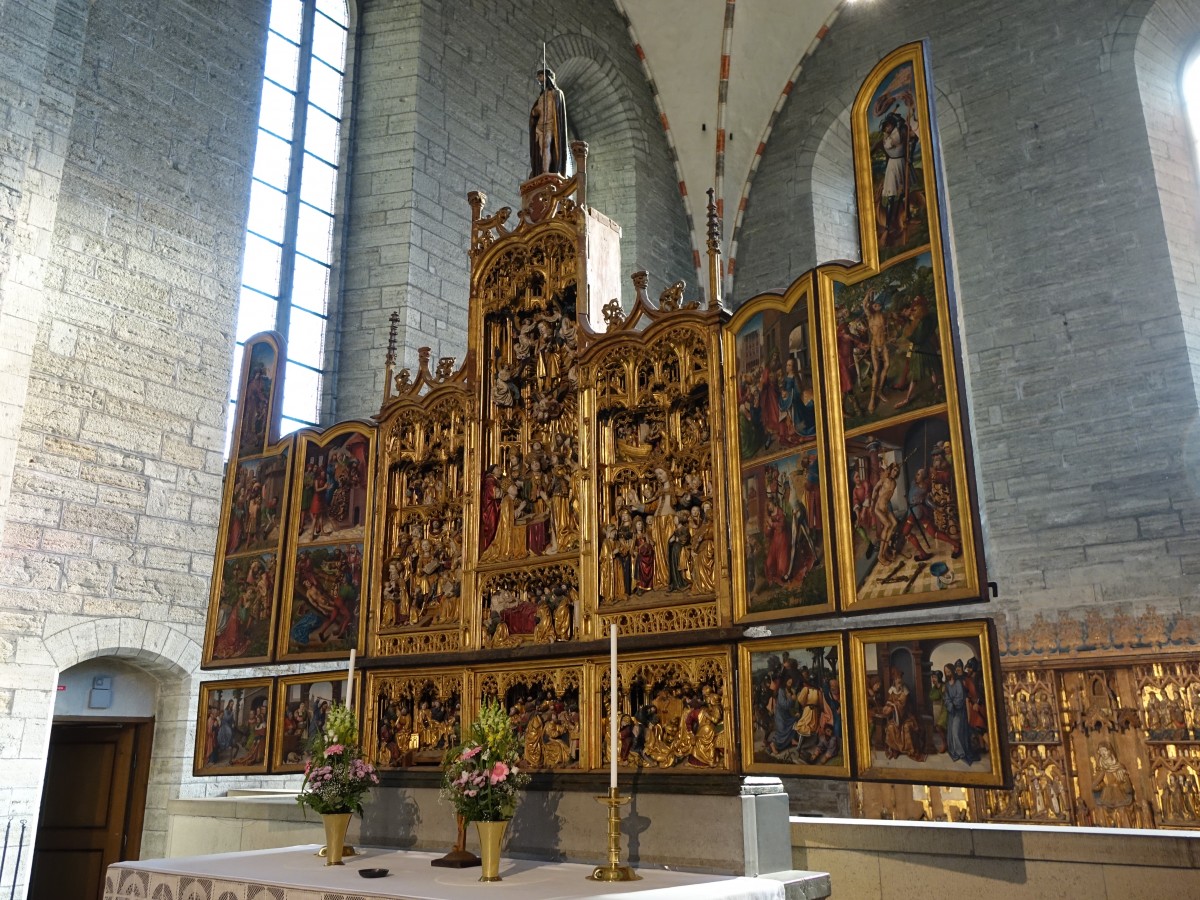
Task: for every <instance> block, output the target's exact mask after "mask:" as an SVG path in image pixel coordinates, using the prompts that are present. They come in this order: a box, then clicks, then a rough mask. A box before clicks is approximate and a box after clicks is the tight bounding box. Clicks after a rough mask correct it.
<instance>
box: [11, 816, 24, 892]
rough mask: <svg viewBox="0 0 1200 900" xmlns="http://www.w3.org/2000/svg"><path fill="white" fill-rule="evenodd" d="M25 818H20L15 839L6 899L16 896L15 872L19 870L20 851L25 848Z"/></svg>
mask: <svg viewBox="0 0 1200 900" xmlns="http://www.w3.org/2000/svg"><path fill="white" fill-rule="evenodd" d="M25 822H26V820H25V819H22V820H21V837H20V838H19V839H18V841H17V861H16V863H15V864H14V866H13V877H12V888H11V889H10V890H9V892H8V900H13V898H14V897H16V896H17V873H18V872H20V871H21V851H22V850H23V849H24V848H25Z"/></svg>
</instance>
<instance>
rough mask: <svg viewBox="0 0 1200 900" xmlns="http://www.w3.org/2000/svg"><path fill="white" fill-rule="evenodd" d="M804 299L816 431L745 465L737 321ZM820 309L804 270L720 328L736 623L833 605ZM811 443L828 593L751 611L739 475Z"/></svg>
mask: <svg viewBox="0 0 1200 900" xmlns="http://www.w3.org/2000/svg"><path fill="white" fill-rule="evenodd" d="M802 302H803V303H806V304H808V328H807V329H806V330H807V332H808V335H807V337H808V345H809V353H810V356H811V358H812V371H813V375H814V378H813V382H814V383H813V403H814V406H815V409H816V425H817V431H816V435H815V436H814V438H813V443H812V444H808V443H804V444H802V445H799V446H797V447H794V448H790V449H788V450H787V451H786V452H785V451H778V452H776V453H774V454H769V455H767V456H764V457H760V458H756V459H754V460H751V462H750V465H748V466H747V465H745V464H744V463H743V462H742V459H741V437H740V435H741V431H740V427H739V423H738V366H737V363H738V354H737V339H738V333H739V332H740V331H741V329H742V327H743V326H744V325H745V324H746V323H747V322H748V321H749V320H750V319H752V318H753V317H754V316H756V315H759V314H760V313H764V312H778V313H780V314H781V315H786V314H788V313H791V312H794V311H795V309H796V306H797V304H799V303H802ZM820 315H821V313H820V311H819V304H818V302H817V294H816V283H815V280H814V276H813V273H812V272H806V273H804V274H803V275H801V276H800V277H799V278H797V279H796V280H795V281H793V282H792V283H791V285H789V286H788V288H787V290H786V291H784V292H783V293H782V294H774V293H767V294H759V295H758V296H756V297H752V298H751V299H750V300H748V301H746V303H745V304H743V305H742V306H741V307H740V308H739V309H738V311H737V313H736V314H735V315H734V316H733V318H732V319H731V320H730V321H729V322H728V323H727V324H726V325H725V326H724V327H723V328H722V329H721V350H722V357H723V359H724V360H725V362H726V365H727V366H728V369H729V371H728V373H727V374H726V378H725V397H724V400H725V416H724V421H725V433H726V434H727V435H729V439H728V440H727V441H726V443H725V447H726V453H725V456H726V457H727V459H726V461H727V463H728V468H729V470H730V473H729V474H730V476H731V477H732V475H733V473H734V472H736V473H737V482H736V484H733V483H732V482H731V483H730V485H729V491H728V495H729V502H728V510H727V519H726V521H727V523H728V526H729V527H728V531H729V535H730V537H729V544H730V546H731V547H732V548H735V549H736V548H738V547H740V548H741V549H742V552H741V553H737V552H733V553H732V554H731V556H732V557H733V560H732V566H731V571H732V574H733V585H734V587H733V602H734V611H733V612H734V621H736V622H738V623H739V624H741V623H746V622H769V621H778V620H780V619H795V618H801V617H803V618H807V617H810V616H819V615H828V614H830V613H833V612H835V611H836V610H837V578H836V572H837V563H836V559H835V557H834V553H833V541H832V539H831V532H832V527H831V526H832V524H833V522H832V517H831V515H830V505H829V498H830V484H829V478H828V475H829V472H830V465H831V463H830V458H829V455H828V454H827V452H826V451H827V445H828V446H831V445H829V438H828V430H827V427H826V422H825V408H824V398H823V397H822V396H821V391H820V389H819V385H820V383H821V382H822V381H823V380H827V378H828V375H827V368H826V366H825V365H824V359H823V358H822V355H823V354H822V351H821V347H822V344H821V329H820V324H821V321H820ZM812 449H815V450H816V451H817V466H818V468H819V469H820V471H821V476H822V477H821V485H820V490H821V521H822V528H821V543H822V552H823V554H824V558H825V563H824V564H825V589H826V593H827V596H828V598H829V599H828V601H827V602H825V603H823V604H819V605H814V606H809V607H803V606H795V607H788V608H786V609H782V610H764V611H761V612H751V611H750V602H749V597H748V596H747V593H746V581H747V577H746V576H747V573H746V556H745V548H746V511H745V508H744V506H743V501H742V480H743V477H744V475H745V472H746V470H747V469H748V468H751V469H755V468H759V467H760V466H764V465H768V464H770V463H771V462H776V461H779V460H782V459H786V458H788V457H789V456H794V455H795V454H797V453H801V452H807V451H809V450H812Z"/></svg>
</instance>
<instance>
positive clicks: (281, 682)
mask: <svg viewBox="0 0 1200 900" xmlns="http://www.w3.org/2000/svg"><path fill="white" fill-rule="evenodd" d="M355 686H356V687H357V683H356V684H355ZM335 703H339V704H341V705H343V706H353V707H355V708H357V698H351V697H350V696H349V695H348V694H347V689H346V671H345V670H344V669H342V670H334V671H331V672H312V673H309V674H305V675H285V676H282V677H280V678H278V679H276V681H275V709H274V713H273V717H272V726H271V733H272V736H273V740H272V742H271V772H272V773H275V774H278V773H284V772H303V771H304V764H305V762H306V761H307V759H308V752H309V747H310V746H311V745H312V741H313V738H314V737H316V736H317V735H318V734H321V733H322V732H324V730H325V720H326V719H327V718H328V716H329V709H330V707H331V706H333V705H334V704H335Z"/></svg>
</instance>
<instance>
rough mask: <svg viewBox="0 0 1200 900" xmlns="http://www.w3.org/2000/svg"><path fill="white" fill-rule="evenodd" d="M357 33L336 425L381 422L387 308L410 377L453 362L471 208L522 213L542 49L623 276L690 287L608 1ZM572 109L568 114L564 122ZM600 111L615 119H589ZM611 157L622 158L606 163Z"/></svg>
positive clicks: (446, 5) (372, 25) (671, 179)
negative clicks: (592, 161) (361, 418)
mask: <svg viewBox="0 0 1200 900" xmlns="http://www.w3.org/2000/svg"><path fill="white" fill-rule="evenodd" d="M361 35H362V36H361V47H362V50H361V55H360V57H359V64H360V66H361V71H362V78H361V87H360V89H359V92H358V95H357V96H356V98H355V102H356V109H355V120H356V124H355V148H354V152H353V157H352V159H351V162H350V168H351V171H352V172H353V181H352V187H351V195H350V198H349V201H348V210H349V214H348V222H347V227H348V234H347V244H346V247H347V252H346V255H345V259H344V263H345V270H346V285H345V292H344V296H343V303H344V310H343V318H342V331H341V334H340V345H339V346H340V350H339V354H340V361H341V368H340V371H339V373H338V377H337V383H336V387H335V390H336V393H337V404H336V417H337V418H338V419H345V418H349V417H352V416H356V415H368V414H370V413H373V412H376V411H378V409H379V404H380V401H381V398H382V395H383V382H382V377H383V372H382V361H383V354H384V349H385V348H386V345H387V329H388V322H387V320H388V316H389V315H390V314H391V313H392V311H393V310H399V312H400V315H401V320H400V335H399V340H400V345H401V347H402V350H403V352H402V354H401V358H402V361H403V363H404V364H412V363H415V360H416V348H417V347H421V346H429V347H432V348H433V354H434V358H435V359H436V358H437V357H439V356H447V355H450V356H458V357H459V358H460V359H461V358H462V356H463V354H464V352H465V350H466V328H467V296H468V285H467V281H468V264H467V252H466V250H467V240H468V236H469V231H470V210H469V208H468V206H467V202H466V194H467V192H468V191H470V190H482V191H484V192H485V193H486V194H487V195H488V198H489V200H488V207H487V208H488V210H491V211H494V210H495V209H498V208H499V207H501V206H511V207H513V208H517V207H518V206H519V204H518V203H517V197H518V193H517V189H518V186H519V184H520V183H521V181H523V180H524V179H525V178H526V177H528V174H529V159H528V156H529V153H528V130H527V122H528V117H529V107H530V106H531V104H532V102H533V99H534V98H535V97H536V96H537V90H536V86H535V82H534V80H533V72H534V69H535V68H536V66H537V65H540V63H541V53H542V41H543V40H547V41H549V46H548V55H549V60H550V62H551V67H552V68H553V67H554V65H555V64H558V65H559V67H560V68H563V66H565V68H563V72H562V74H563V78H562V79H560V83H561V86H562V87H563V88H564V90H566V91H567V92H568V93H567V112H568V118H569V119H571V120H572V123H573V124H574V125H575V126H576V127H577V128H579V129H580V131H581V134H582V137H584V138H585V139H586V140H589V141H591V142H593V143H596V144H597V147H598V150H597V152H598V154H599V158H598V162H597V165H598V166H599V168H598V169H596V171H595V175H596V179H597V182H598V186H599V193H598V194H597V195H596V196H595V197H594V198H593V200H594V201H595V203H596V204H601V203H605V204H612V205H613V206H615V207H619V208H605V207H603V206H601V207H599V208H601V211H602V212H604V213H605V214H607V215H609V216H611V217H613V218H615V219H617V220H618V221H620V222H621V224H622V225H626V226H628V227H629V232H627V235H626V240H624V241H623V242H622V255H623V261H624V263H625V268H626V269H627V270H630V271H631V270H632V267H633V266H634V265H635V264H640V265H642V266H645V267H647V268H648V269H649V270H650V271H651V272H652V273H654V276H655V278H656V279H657V280H656V282H655V283H656V284H661V285H662V286H663V287H665V286H666V285H667V284H669V283H670V282H671V281H674V280H676V279H678V278H686V279H688V280H689V281H692V280H693V278H694V275H693V272H694V267H693V263H692V259H691V249H690V242H689V236H688V223H687V218H686V216H685V214H684V210H683V203H682V200H681V198H680V197H679V190H678V187H677V185H676V176H675V174H674V164H673V162H672V160H671V157H670V151H669V149H668V147H667V144H666V138H665V136H664V134H663V132H662V127H661V124H660V123H659V117H658V113H657V112H656V110H655V107H654V101H653V97H652V95H651V93H650V88H649V86H648V85H647V83H646V79H645V75H644V74H643V72H642V69H641V67H640V64H639V62H638V60H637V57H636V55H635V53H634V49H633V46H632V43H631V41H630V39H629V35H628V32H627V31H626V25H625V21H624V19H623V18H622V17H621V16H620V15H619V14H618V13H617V11H616V9H615V7H614V6H613V4H612V3H610V2H607V0H587V2H580V3H571V4H561V3H558V4H555V3H550V2H546V0H528V2H525V0H522V2H515V0H508V2H500V3H497V2H483V0H447V2H443V0H404V2H400V3H391V4H368V5H366V7H365V9H364V11H363V27H362V32H361ZM572 79H574V81H575V87H574V88H573V87H572V84H571V80H572ZM597 89H599V90H597ZM573 90H574V92H575V93H574V94H573V93H572V91H573ZM575 95H578V96H579V98H580V103H581V106H580V108H579V111H578V113H572V108H573V106H572V99H571V98H572V96H575ZM601 103H603V104H604V109H608V110H611V114H610V115H607V116H606V117H603V118H599V117H594V116H589V110H590V107H591V106H592V105H598V104H601ZM584 104H587V105H584ZM576 120H578V121H576ZM414 129H415V130H414ZM618 145H620V146H621V147H623V148H625V153H624V155H623V157H621V158H614V157H615V154H614V153H612V152H611V151H612V148H613V147H615V146H618Z"/></svg>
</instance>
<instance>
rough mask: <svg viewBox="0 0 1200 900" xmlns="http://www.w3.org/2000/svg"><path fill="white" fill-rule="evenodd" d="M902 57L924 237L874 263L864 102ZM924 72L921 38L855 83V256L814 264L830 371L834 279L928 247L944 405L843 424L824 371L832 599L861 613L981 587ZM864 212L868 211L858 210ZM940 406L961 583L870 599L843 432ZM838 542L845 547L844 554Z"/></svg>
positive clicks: (863, 274)
mask: <svg viewBox="0 0 1200 900" xmlns="http://www.w3.org/2000/svg"><path fill="white" fill-rule="evenodd" d="M905 63H911V64H912V66H913V76H914V77H913V82H914V83H913V92H914V94H915V96H916V100H915V104H914V105H915V107H916V108H917V109H919V110H921V111H923V113H924V115H921V116H920V117H919V118H918V121H917V127H918V134H919V139H920V141H921V147H922V153H923V157H922V159H923V162H922V174H923V176H924V185H923V187H924V191H925V198H926V200H925V206H926V210H927V215H928V218H929V244H928V245H921V246H919V247H914V248H911V249H909V250H906V251H905V252H903V253H900V254H897V255H896V256H893V257H891V258H889V259H888V260H887V262H886V263H884V264H882V265H881V264H880V262H879V247H878V238H877V235H876V232H875V224H874V216H873V212H874V210H875V201H874V197H873V193H872V192H873V181H872V179H871V174H870V173H871V148H870V145H869V140H870V134H869V132H868V128H867V107H868V106H869V104H870V101H871V98H872V96H873V94H874V92H875V90H876V88H877V86H878V84H879V82H880V81H881V79H882V78H884V77H885V76H887V75H890V74H891V72H892V71H893V70H894V69H895V68H897V67H898V66H901V65H903V64H905ZM928 90H929V81H928V72H927V70H926V67H925V60H924V53H923V44H922V43H920V42H917V43H912V44H907V45H905V46H903V47H901V48H899V49H898V50H895V51H893V52H892V53H890V54H888V55H887V56H886V57H884V58H883V59H882V60H880V62H879V63H878V64H876V66H875V67H874V68H873V69H872V70H871V74H870V75H868V76H867V79H866V80H865V81H864V82H863V84H862V87H861V88H859V92H858V95H857V96H856V98H855V101H854V106H853V109H852V113H851V130H852V133H853V136H854V169H855V174H856V181H857V191H858V194H857V201H858V209H859V229H860V239H861V242H862V251H863V261H862V262H861V263H859V264H857V265H854V266H841V265H825V266H821V267H819V268H818V269H817V271H816V278H817V289H818V296H819V302H820V309H821V320H822V323H823V324H822V353H823V355H824V361H825V371H826V372H834V371H836V370H837V365H838V348H837V336H836V327H835V323H836V309H835V306H834V285H835V284H843V285H847V286H852V285H856V284H859V283H861V282H863V281H866V280H868V279H870V278H875V277H879V276H881V275H883V274H884V273H885V272H886V271H887V270H888V269H889V268H891V267H892V266H895V265H896V264H898V263H902V262H905V261H908V260H911V259H914V258H916V257H918V256H920V255H922V254H924V253H929V254H930V261H931V266H932V269H933V278H934V286H935V292H936V298H935V299H936V306H937V318H938V339H939V342H940V347H941V356H942V366H943V373H944V376H945V381H946V401H945V403H944V404H934V405H931V406H928V407H923V408H921V409H918V410H916V411H913V412H909V413H904V414H899V415H895V416H893V417H891V418H890V419H886V420H880V421H878V422H872V423H868V424H866V425H862V426H858V427H855V428H852V429H849V430H847V429H846V428H845V427H844V423H843V416H842V397H841V391H840V385H839V383H838V382H837V380H836V379H834V378H833V377H832V376H830V377H827V378H826V384H825V389H826V395H825V402H826V408H827V409H829V410H831V413H830V415H829V416H828V419H827V420H826V423H825V424H826V429H827V438H828V441H829V447H830V453H831V455H832V458H833V459H834V461H835V465H833V466H832V467H831V472H830V474H831V476H832V477H831V483H830V485H829V489H830V491H831V493H832V497H833V503H834V508H835V510H836V513H837V515H836V521H835V527H836V529H837V531H836V544H837V546H838V547H839V548H841V550H842V553H841V554H840V557H841V559H840V566H839V573H838V579H839V587H840V598H841V600H840V602H841V607H842V609H843V610H845V611H847V612H866V611H870V610H877V609H885V608H886V609H894V608H898V607H905V606H918V605H926V604H935V603H938V604H940V603H949V602H954V601H959V600H974V599H980V598H981V593H982V591H983V590H984V589H985V585H984V584H983V583H982V582H983V579H982V577H981V571H982V564H981V552H980V549H979V547H978V544H977V542H976V537H975V518H974V503H973V502H972V501H973V500H974V496H975V495H974V484H973V482H972V481H971V479H970V478H969V477H968V469H967V465H966V462H965V460H966V455H967V453H968V452H969V450H970V443H969V441H968V439H967V436H966V432H965V428H964V422H963V417H962V412H961V399H960V396H959V391H958V382H959V370H958V361H957V358H956V357H955V346H954V337H953V335H954V323H953V320H952V316H951V309H952V306H953V297H952V294H951V293H950V290H949V287H948V284H947V281H946V260H945V255H944V248H943V245H942V240H943V230H942V223H941V193H940V185H939V183H938V169H939V160H938V158H939V154H938V150H937V147H936V145H935V143H934V136H933V134H932V131H931V128H930V121H931V116H932V115H933V107H932V105H931V103H930V102H929V94H928ZM868 210H869V211H871V212H872V215H871V216H870V217H868V216H867V215H866V214H865V213H866V211H868ZM942 413H944V414H945V416H946V419H947V423H948V426H949V431H950V442H951V447H952V452H953V457H954V461H953V468H954V486H955V493H956V496H957V507H958V519H959V528H960V533H959V539H960V542H961V547H962V558H963V559H964V560H965V565H964V573H965V574H964V579H963V582H964V583H963V584H962V585H959V586H955V587H953V588H949V589H943V590H937V591H926V592H924V593H916V594H912V595H911V596H909V597H898V596H884V597H875V598H860V597H859V592H858V587H857V578H856V575H855V570H854V553H853V550H852V548H853V546H854V541H853V532H852V528H851V522H850V517H851V509H850V499H849V498H850V485H849V481H848V477H847V469H846V463H847V453H846V441H847V440H848V438H852V437H856V436H860V435H866V434H869V433H870V432H872V431H878V430H881V428H882V427H891V426H893V425H900V424H904V423H908V422H916V421H918V420H921V419H930V418H934V417H935V416H938V415H940V414H942ZM846 548H851V550H850V552H849V553H847V552H845V551H846Z"/></svg>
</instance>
